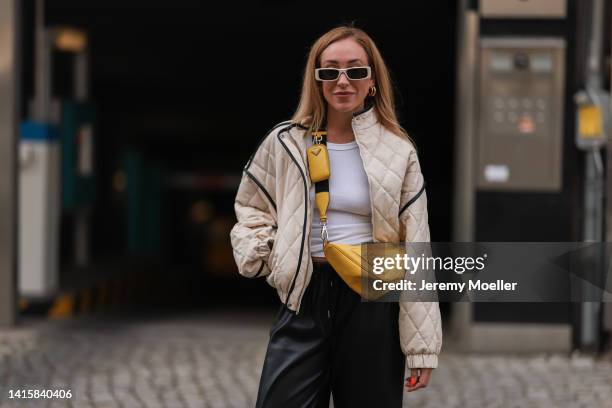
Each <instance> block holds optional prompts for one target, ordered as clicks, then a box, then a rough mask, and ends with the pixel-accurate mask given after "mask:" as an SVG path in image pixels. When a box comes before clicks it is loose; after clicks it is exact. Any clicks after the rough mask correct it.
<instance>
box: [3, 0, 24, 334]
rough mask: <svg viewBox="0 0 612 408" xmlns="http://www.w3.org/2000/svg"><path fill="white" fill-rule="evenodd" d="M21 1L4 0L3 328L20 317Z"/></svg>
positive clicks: (12, 323)
mask: <svg viewBox="0 0 612 408" xmlns="http://www.w3.org/2000/svg"><path fill="white" fill-rule="evenodd" d="M20 16H21V9H20V1H19V0H0V28H2V29H1V30H0V326H11V325H14V324H15V320H16V315H17V307H16V302H17V299H16V298H17V296H16V295H17V224H16V220H17V211H18V210H17V197H18V194H17V193H18V190H17V188H18V186H17V141H18V137H17V135H18V123H19V118H20V114H19V106H20V103H19V94H20V88H19V84H20V77H19V73H20V69H19V64H20V55H19V50H20V49H21V47H20V46H19V43H20V36H19V32H20Z"/></svg>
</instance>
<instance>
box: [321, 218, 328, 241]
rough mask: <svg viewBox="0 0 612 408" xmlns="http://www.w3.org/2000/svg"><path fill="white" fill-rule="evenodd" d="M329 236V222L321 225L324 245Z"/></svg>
mask: <svg viewBox="0 0 612 408" xmlns="http://www.w3.org/2000/svg"><path fill="white" fill-rule="evenodd" d="M328 238H329V236H328V234H327V223H323V224H322V225H321V239H322V240H323V246H325V245H327V242H328V241H329V240H328Z"/></svg>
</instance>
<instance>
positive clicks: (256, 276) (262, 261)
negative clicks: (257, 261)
mask: <svg viewBox="0 0 612 408" xmlns="http://www.w3.org/2000/svg"><path fill="white" fill-rule="evenodd" d="M263 267H264V260H263V259H262V260H261V266H260V267H259V270H258V271H257V273H256V274H255V275H253V279H255V278H258V277H259V275H260V274H261V271H263Z"/></svg>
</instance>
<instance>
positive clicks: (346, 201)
mask: <svg viewBox="0 0 612 408" xmlns="http://www.w3.org/2000/svg"><path fill="white" fill-rule="evenodd" d="M351 68H353V69H351ZM394 109H395V107H394V102H393V96H392V89H391V84H390V80H389V74H388V71H387V68H386V66H385V63H384V61H383V59H382V57H381V55H380V53H379V51H378V49H377V47H376V45H375V44H374V43H373V41H372V40H371V39H370V37H369V36H368V35H367V34H366V33H364V32H363V31H362V30H359V29H357V28H354V27H338V28H335V29H333V30H331V31H329V32H327V33H325V34H324V35H323V36H321V37H320V38H319V39H318V40H317V41H316V42H315V43H314V45H313V46H312V48H311V50H310V53H309V56H308V61H307V64H306V69H305V72H304V82H303V88H302V95H301V99H300V103H299V106H298V109H297V111H296V113H295V114H294V116H293V118H292V119H291V121H288V122H283V123H280V124H279V125H277V126H276V127H274V128H273V129H272V130H271V131H270V132H269V133H268V134H267V135H266V136H265V137H264V139H263V140H262V141H261V142H260V144H259V146H258V147H257V149H256V151H255V153H253V155H252V156H251V158H250V159H249V161H248V162H247V164H246V166H245V168H244V173H243V177H242V180H241V183H240V187H239V189H238V193H237V196H236V203H235V210H236V216H237V219H238V222H237V224H236V225H235V226H234V228H233V229H232V231H231V240H232V246H233V248H234V257H235V259H236V263H237V265H238V269H239V272H240V273H241V274H242V275H244V276H246V277H250V278H256V277H264V276H265V277H266V279H267V282H268V283H269V284H270V285H271V286H272V287H274V288H275V289H276V290H277V292H278V294H279V296H280V300H281V302H282V303H283V304H282V305H281V308H280V310H279V313H278V316H277V318H276V321H275V323H274V325H273V327H272V329H271V331H270V341H269V344H268V350H267V353H266V358H265V362H264V367H263V371H262V376H261V379H260V384H259V392H258V396H257V407H327V406H329V398H330V392H331V394H332V395H333V399H334V406H335V407H337V408H341V407H401V406H402V397H403V391H402V389H403V376H404V372H405V366H407V367H408V368H410V369H411V371H410V372H411V376H410V377H409V378H407V379H406V389H407V390H408V391H414V390H418V389H420V388H424V387H425V386H426V385H427V383H428V381H429V378H430V375H431V372H432V369H433V368H435V367H436V366H437V364H438V354H439V352H440V348H441V344H442V330H441V324H440V311H439V308H438V304H437V303H435V302H427V303H425V302H418V303H406V302H401V303H400V304H398V303H383V302H361V299H360V296H359V295H358V294H357V293H355V292H353V291H352V290H351V289H350V288H349V287H348V286H347V285H346V284H345V283H344V282H343V281H342V280H341V278H340V277H339V276H338V274H337V273H336V272H335V271H334V270H333V268H331V266H330V265H329V264H328V263H327V262H326V261H325V257H324V255H323V251H322V239H321V234H320V232H321V224H320V221H319V217H318V210H317V207H316V205H315V202H314V185H313V183H312V182H311V181H310V177H309V173H308V164H307V162H306V160H307V159H306V150H307V148H308V147H309V146H310V145H311V144H312V140H311V139H312V132H313V131H315V130H319V129H323V128H326V129H327V146H328V150H329V157H330V158H329V160H330V167H331V172H330V173H331V177H330V179H329V192H330V206H329V209H328V212H327V214H328V236H329V241H330V242H344V243H349V244H358V243H361V242H393V243H397V242H400V241H408V242H428V241H429V239H430V237H429V227H428V223H427V198H426V195H425V192H424V181H423V176H422V174H421V171H420V166H419V161H418V158H417V154H416V150H415V148H414V146H413V144H412V141H411V140H410V138H409V137H408V136H407V134H406V132H405V131H404V130H403V129H402V128H401V127H400V125H399V124H398V121H397V118H396V116H395V111H394ZM398 318H399V322H398ZM402 352H403V353H402ZM403 354H404V355H405V357H404V356H403Z"/></svg>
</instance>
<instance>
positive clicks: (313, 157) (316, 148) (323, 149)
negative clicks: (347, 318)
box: [307, 131, 405, 300]
mask: <svg viewBox="0 0 612 408" xmlns="http://www.w3.org/2000/svg"><path fill="white" fill-rule="evenodd" d="M326 135H327V132H326V131H317V132H314V133H313V145H312V146H311V147H310V148H308V151H307V159H308V170H309V173H310V179H311V180H312V182H313V183H315V202H316V204H317V208H318V209H319V217H320V220H321V226H322V228H321V237H322V239H323V253H324V254H325V258H326V259H327V261H328V262H329V263H330V265H331V266H332V268H334V270H335V271H336V273H338V275H339V276H340V277H341V278H342V280H343V281H344V282H345V283H346V284H347V285H348V286H349V287H350V288H351V289H352V290H354V291H355V292H356V293H358V294H359V295H361V297H362V298H364V299H367V300H376V299H378V298H380V297H381V296H383V295H384V294H385V293H387V292H388V291H387V290H376V289H374V282H375V281H376V280H381V281H382V282H386V283H389V282H396V281H399V280H400V279H403V278H404V274H405V271H404V270H403V269H385V270H384V271H383V272H382V273H380V274H375V273H374V272H373V271H374V269H373V265H371V264H370V262H369V260H368V258H370V259H372V257H371V256H365V254H362V251H361V249H362V246H361V244H356V245H353V244H342V243H337V242H329V241H328V234H327V207H328V206H329V176H330V165H329V154H328V152H327V146H326V144H325V138H326ZM404 252H405V251H404V250H403V248H401V247H399V246H397V245H396V246H394V247H393V248H392V249H391V251H389V250H388V249H387V248H385V249H384V251H383V255H384V256H389V257H395V256H396V254H400V256H403V254H404ZM377 255H379V254H377ZM362 283H365V284H366V286H365V287H364V286H363V285H362Z"/></svg>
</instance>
